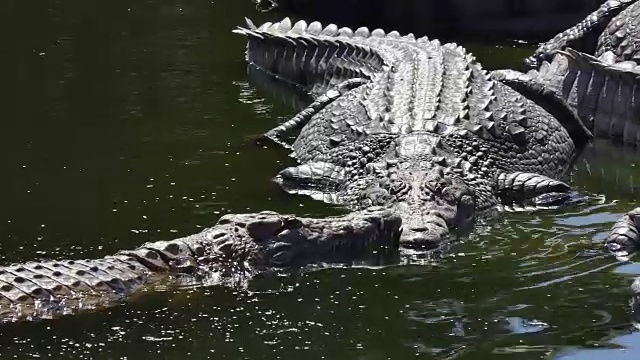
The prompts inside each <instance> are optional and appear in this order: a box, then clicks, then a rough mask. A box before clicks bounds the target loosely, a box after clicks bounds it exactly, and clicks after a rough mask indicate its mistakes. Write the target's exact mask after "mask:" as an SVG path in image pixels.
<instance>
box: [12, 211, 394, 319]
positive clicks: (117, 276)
mask: <svg viewBox="0 0 640 360" xmlns="http://www.w3.org/2000/svg"><path fill="white" fill-rule="evenodd" d="M401 222H402V220H401V219H400V217H399V216H398V215H396V214H393V213H392V212H389V211H387V210H385V209H379V208H374V207H372V208H369V209H367V210H366V211H361V212H358V213H351V214H346V215H343V216H334V217H328V218H324V219H313V218H303V217H298V216H295V215H282V214H279V213H276V212H272V211H263V212H260V213H247V214H228V215H224V216H222V217H221V218H220V219H219V220H218V222H217V223H216V224H215V225H214V226H213V227H210V228H207V229H204V230H203V231H201V232H199V233H196V234H193V235H189V236H185V237H181V238H177V239H173V240H169V241H157V242H151V243H146V244H143V245H142V246H140V247H138V248H136V249H133V250H121V251H119V252H117V253H116V254H114V255H109V256H105V257H103V258H100V259H89V260H60V261H54V260H43V261H29V262H26V263H21V264H14V265H9V266H0V322H17V321H26V320H37V319H51V318H56V317H59V316H62V315H68V314H77V313H80V312H84V311H88V310H92V309H100V308H106V307H110V306H115V305H117V304H119V303H121V302H122V301H124V300H126V299H128V298H130V297H132V296H136V295H138V294H141V293H142V292H144V290H145V289H154V288H155V287H157V286H160V285H162V286H167V285H171V284H178V285H179V284H182V283H184V282H189V281H190V282H192V283H193V282H194V281H195V282H207V281H208V282H210V283H215V282H216V281H218V282H220V283H223V284H224V283H225V282H229V281H231V280H235V282H236V283H237V282H241V281H244V280H245V279H246V280H248V279H250V278H251V277H252V276H253V275H255V274H257V273H260V272H265V271H270V270H278V269H289V270H291V269H300V270H305V269H307V268H309V266H312V265H316V267H319V266H321V265H331V264H340V265H367V264H368V265H378V264H379V263H383V264H384V263H387V262H392V261H393V258H394V256H395V255H396V253H397V252H395V250H396V249H397V246H398V245H397V241H398V237H399V234H400V232H401ZM389 250H391V251H389Z"/></svg>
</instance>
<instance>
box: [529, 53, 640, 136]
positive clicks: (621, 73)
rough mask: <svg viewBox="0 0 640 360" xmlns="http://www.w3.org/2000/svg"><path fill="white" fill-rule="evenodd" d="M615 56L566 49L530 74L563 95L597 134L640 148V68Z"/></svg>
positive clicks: (587, 125) (586, 124)
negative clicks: (619, 60)
mask: <svg viewBox="0 0 640 360" xmlns="http://www.w3.org/2000/svg"><path fill="white" fill-rule="evenodd" d="M614 57H615V56H613V54H610V53H605V54H603V55H602V56H601V57H600V58H595V57H593V56H591V55H587V54H583V53H580V52H577V51H575V50H572V49H566V50H564V51H561V52H558V53H557V54H556V56H555V57H554V58H553V60H552V61H551V62H546V61H545V62H543V63H542V65H541V66H540V69H539V70H533V71H530V72H529V75H530V76H531V77H533V78H535V79H536V80H537V81H540V82H541V83H543V84H544V85H545V86H547V87H549V88H551V89H552V90H553V91H554V92H555V93H557V94H561V96H562V98H564V99H565V100H566V101H567V102H568V103H569V104H570V106H571V107H573V108H574V109H576V111H577V112H578V115H579V116H580V118H581V120H582V121H583V123H584V124H585V126H586V127H587V128H588V129H589V130H590V131H591V132H592V133H593V134H594V135H599V136H601V137H602V136H604V137H608V138H614V139H620V140H621V141H622V142H624V143H626V144H634V145H640V66H638V65H637V64H636V63H635V62H632V61H625V62H617V63H614V62H612V59H613V58H614Z"/></svg>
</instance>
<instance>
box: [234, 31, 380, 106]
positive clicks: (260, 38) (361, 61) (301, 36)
mask: <svg viewBox="0 0 640 360" xmlns="http://www.w3.org/2000/svg"><path fill="white" fill-rule="evenodd" d="M234 32H235V33H238V34H242V35H244V36H246V37H247V38H248V44H247V52H246V60H247V62H248V63H249V64H250V66H253V67H255V68H258V69H260V70H262V71H265V72H267V73H270V74H272V75H273V76H276V77H278V78H279V79H280V80H284V81H286V82H289V83H292V84H294V85H296V86H298V87H301V88H302V89H303V90H304V91H307V92H310V93H312V94H315V95H319V94H322V93H324V92H325V91H326V90H328V89H330V88H332V87H334V86H335V85H337V84H340V83H343V82H344V81H346V80H348V79H352V78H363V79H371V78H372V77H373V76H374V75H375V74H377V73H380V72H382V71H383V69H384V65H385V62H384V60H383V58H382V56H381V55H380V54H379V53H378V52H377V51H375V50H373V49H371V48H370V47H369V46H368V45H367V44H366V43H365V42H363V41H361V42H358V40H357V38H352V37H349V36H346V35H345V34H348V33H351V34H353V31H351V30H350V29H347V28H343V29H338V27H337V26H336V25H334V24H331V25H328V26H326V27H323V26H322V25H321V24H320V23H319V22H313V23H311V24H308V25H307V23H306V22H304V21H298V22H297V23H295V24H293V25H292V24H291V20H289V18H285V19H284V20H282V21H280V22H277V23H270V22H267V23H265V24H263V25H261V26H260V27H256V26H255V25H254V24H253V23H252V22H251V21H250V20H249V19H247V25H246V27H238V28H237V29H236V30H234Z"/></svg>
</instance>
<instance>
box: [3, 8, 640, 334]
mask: <svg viewBox="0 0 640 360" xmlns="http://www.w3.org/2000/svg"><path fill="white" fill-rule="evenodd" d="M235 31H236V32H238V33H240V34H242V35H244V36H246V37H247V38H248V44H247V52H246V58H247V60H248V62H249V64H250V67H252V68H254V69H256V70H259V71H264V72H265V73H269V74H271V75H273V76H274V77H276V78H278V79H280V80H282V81H283V82H287V83H289V84H291V85H292V86H295V87H297V88H299V89H300V90H302V91H304V92H307V93H309V94H310V96H311V98H312V101H311V104H310V105H309V106H307V107H306V108H305V109H303V110H302V111H300V112H299V113H298V114H297V115H296V116H294V117H293V118H292V119H291V120H290V121H287V122H285V123H283V124H281V125H279V126H277V127H275V128H274V129H272V130H271V131H269V132H267V134H266V136H267V137H269V138H270V139H273V140H275V141H276V142H278V143H280V144H283V145H285V146H287V147H289V148H290V149H292V150H293V155H294V156H295V158H296V159H297V160H298V161H299V162H300V165H298V166H294V167H290V168H287V169H284V170H282V171H281V172H280V173H279V174H278V175H277V176H276V181H277V182H278V183H279V184H280V185H281V186H282V187H283V188H284V189H285V190H287V191H288V192H291V193H298V194H307V195H310V196H312V197H313V198H315V199H318V200H322V201H325V202H328V203H334V204H338V205H340V206H342V207H344V208H345V209H348V210H349V211H350V212H349V213H347V214H346V215H343V216H335V217H328V218H323V219H314V218H302V217H297V216H295V215H281V214H278V213H274V212H262V213H254V214H228V215H225V216H223V217H222V218H220V219H219V220H218V222H217V224H216V225H214V226H213V227H212V228H209V229H206V230H204V231H202V232H200V233H198V234H194V235H191V236H187V237H183V238H179V239H175V240H170V241H160V242H155V243H147V244H144V245H142V246H140V247H138V248H136V249H133V250H128V251H126V250H123V251H120V252H118V253H116V254H115V255H110V256H106V257H104V258H101V259H93V260H60V261H56V260H41V261H31V262H27V263H22V264H13V265H9V266H2V267H0V321H18V320H30V319H40V318H49V317H55V316H57V315H62V314H68V313H76V312H81V311H83V310H88V309H94V308H101V307H106V306H112V305H114V304H117V303H119V302H121V301H123V300H124V299H128V298H130V297H132V296H136V295H137V294H140V293H141V292H143V290H144V289H148V288H151V289H153V288H154V286H160V285H164V284H165V283H166V282H169V283H180V281H181V279H182V277H183V276H185V277H195V278H196V279H199V280H201V281H205V282H206V281H207V280H208V279H213V280H214V281H215V280H216V279H218V278H231V279H233V278H235V277H240V278H243V277H244V278H250V277H251V276H253V275H254V274H256V273H258V272H264V271H271V270H278V269H297V268H301V269H309V268H310V269H313V268H314V265H315V266H323V265H325V264H327V265H332V264H347V265H349V264H360V263H364V264H370V263H375V264H379V263H383V264H385V263H388V262H394V261H397V256H398V255H399V254H400V252H399V251H398V249H400V248H408V249H422V250H428V251H430V250H434V249H436V248H438V247H439V246H441V245H442V244H444V243H446V240H447V239H450V238H453V236H454V235H457V234H463V233H465V232H468V231H470V230H471V229H472V228H473V225H474V223H476V222H477V221H480V220H481V219H484V218H491V217H493V216H495V214H496V213H497V212H498V211H499V210H500V209H501V208H504V207H507V206H514V205H524V206H533V207H536V206H549V205H554V204H558V203H563V202H564V201H567V200H569V199H571V195H572V191H571V188H570V187H569V185H567V183H565V182H563V181H562V179H564V178H566V177H567V175H568V173H569V171H570V169H571V166H572V162H573V160H574V159H575V157H576V155H577V153H578V152H579V151H580V149H581V148H583V147H584V146H585V145H586V144H587V143H588V142H589V140H590V138H591V135H590V134H591V133H590V131H589V129H588V128H587V127H586V126H585V125H584V124H583V122H582V120H581V119H580V117H579V115H578V113H577V112H576V111H575V110H574V109H573V108H572V107H571V106H569V105H568V104H567V102H566V101H564V100H563V99H562V98H561V97H560V96H559V95H558V94H556V93H555V92H553V91H550V90H549V91H539V92H531V91H523V90H522V89H520V91H521V92H519V91H517V89H518V87H517V86H515V85H514V84H516V83H517V82H510V81H508V79H507V80H505V81H502V80H496V79H494V75H492V74H491V73H489V72H487V71H485V70H484V69H483V68H482V66H481V65H480V64H479V63H478V62H477V61H476V60H475V58H474V57H473V55H471V54H469V53H467V52H466V51H465V50H464V49H463V48H462V47H460V46H458V45H457V44H452V43H449V44H441V43H440V42H439V41H437V40H429V39H428V38H419V39H416V38H415V37H414V36H412V35H410V34H409V35H405V36H400V34H398V33H397V32H389V33H386V32H384V31H382V30H379V29H376V30H374V31H369V30H368V29H366V28H359V29H357V30H355V31H353V30H351V29H348V28H342V29H338V28H337V26H335V25H328V26H326V27H323V26H322V25H321V24H320V23H317V22H313V23H310V24H307V23H305V22H298V23H296V24H292V23H291V21H290V20H289V19H284V20H282V21H280V22H277V23H266V24H263V25H262V26H260V27H256V26H254V25H253V23H251V22H250V21H248V22H247V25H246V27H240V28H238V29H236V30H235ZM503 80H504V79H503ZM514 88H515V89H514ZM291 133H297V135H295V136H294V140H293V142H291V141H289V140H288V138H287V136H288V135H290V134H291ZM639 222H640V211H637V212H630V213H629V214H627V215H626V216H625V217H623V218H622V219H621V220H620V221H619V222H618V223H616V225H615V226H614V228H613V230H612V233H611V235H610V238H611V239H614V240H612V243H616V244H623V245H624V244H634V243H636V242H637V241H638V223H639ZM615 239H617V240H615ZM400 255H401V254H400Z"/></svg>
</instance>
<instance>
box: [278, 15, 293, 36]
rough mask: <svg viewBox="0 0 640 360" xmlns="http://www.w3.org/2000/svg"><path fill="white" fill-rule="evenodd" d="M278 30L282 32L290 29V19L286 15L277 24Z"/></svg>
mask: <svg viewBox="0 0 640 360" xmlns="http://www.w3.org/2000/svg"><path fill="white" fill-rule="evenodd" d="M278 30H280V31H282V32H283V33H287V32H289V31H291V19H289V18H288V17H286V18H284V19H282V21H280V25H279V26H278Z"/></svg>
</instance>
